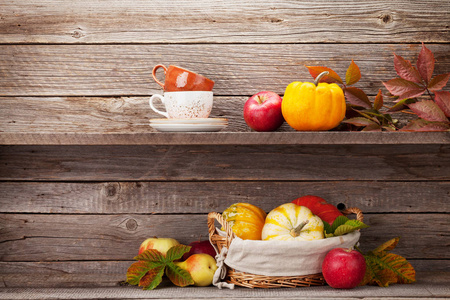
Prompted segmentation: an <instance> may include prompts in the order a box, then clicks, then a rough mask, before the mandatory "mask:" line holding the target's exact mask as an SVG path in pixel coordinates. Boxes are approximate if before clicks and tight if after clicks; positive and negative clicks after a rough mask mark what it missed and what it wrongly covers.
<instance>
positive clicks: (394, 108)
mask: <svg viewBox="0 0 450 300" xmlns="http://www.w3.org/2000/svg"><path fill="white" fill-rule="evenodd" d="M416 101H417V100H416V99H415V98H406V99H403V100H400V101H399V102H397V103H396V104H395V105H394V106H392V107H391V108H389V109H388V112H396V111H401V110H404V109H407V108H408V106H407V105H408V104H411V103H414V102H416Z"/></svg>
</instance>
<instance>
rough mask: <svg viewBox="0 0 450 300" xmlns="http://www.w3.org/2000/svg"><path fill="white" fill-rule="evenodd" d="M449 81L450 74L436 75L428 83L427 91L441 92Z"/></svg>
mask: <svg viewBox="0 0 450 300" xmlns="http://www.w3.org/2000/svg"><path fill="white" fill-rule="evenodd" d="M449 79H450V73H447V74H441V75H437V76H436V77H434V78H433V79H431V81H430V83H429V84H428V89H429V90H430V91H433V92H434V91H439V90H442V88H443V87H444V86H446V85H447V82H448V80H449Z"/></svg>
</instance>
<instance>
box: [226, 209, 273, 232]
mask: <svg viewBox="0 0 450 300" xmlns="http://www.w3.org/2000/svg"><path fill="white" fill-rule="evenodd" d="M222 216H223V218H224V219H225V220H226V221H227V222H228V223H229V224H230V226H231V229H232V230H233V232H234V233H235V234H236V236H238V237H240V238H241V239H243V240H260V239H261V231H262V228H263V226H264V221H265V220H266V213H265V212H264V211H263V210H262V209H261V208H259V207H257V206H255V205H252V204H250V203H235V204H233V205H231V206H230V207H228V208H227V209H226V210H224V212H223V214H222Z"/></svg>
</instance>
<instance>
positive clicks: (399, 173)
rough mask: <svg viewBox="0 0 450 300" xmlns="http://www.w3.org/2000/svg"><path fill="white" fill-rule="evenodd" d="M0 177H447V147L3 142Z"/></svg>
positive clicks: (137, 178)
mask: <svg viewBox="0 0 450 300" xmlns="http://www.w3.org/2000/svg"><path fill="white" fill-rule="evenodd" d="M0 153H1V155H0V165H2V168H1V169H0V179H1V180H51V181H142V180H158V181H160V180H181V181H191V180H258V181H259V180H278V181H286V180H297V181H300V180H383V181H389V180H396V181H410V180H414V181H416V180H449V176H450V174H449V172H448V166H449V165H450V146H449V145H377V146H373V145H341V146H339V145H326V146H324V145H322V146H320V145H319V146H314V145H313V146H310V145H306V146H298V145H286V146H278V145H273V146H271V145H268V146H233V145H231V146H220V145H219V146H133V147H127V146H3V147H0Z"/></svg>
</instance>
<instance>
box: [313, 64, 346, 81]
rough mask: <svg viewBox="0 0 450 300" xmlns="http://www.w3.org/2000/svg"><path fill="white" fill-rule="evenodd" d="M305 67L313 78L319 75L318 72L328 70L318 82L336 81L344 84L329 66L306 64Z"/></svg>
mask: <svg viewBox="0 0 450 300" xmlns="http://www.w3.org/2000/svg"><path fill="white" fill-rule="evenodd" d="M306 67H307V68H308V71H309V74H311V76H312V77H313V78H314V79H316V77H317V76H319V74H320V73H322V72H324V71H328V72H329V74H328V75H325V76H323V77H322V79H321V80H320V82H327V83H335V82H338V83H340V84H344V82H343V81H342V79H341V77H339V75H338V74H337V73H336V72H335V71H333V70H332V69H330V68H327V67H321V66H317V67H311V66H306Z"/></svg>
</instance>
